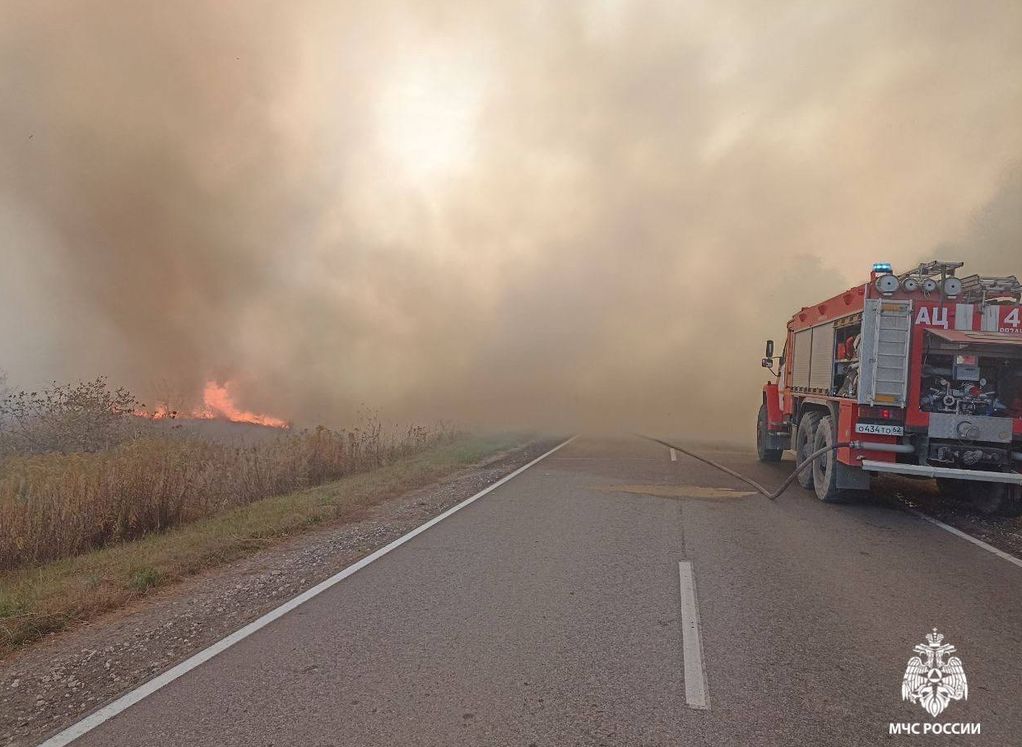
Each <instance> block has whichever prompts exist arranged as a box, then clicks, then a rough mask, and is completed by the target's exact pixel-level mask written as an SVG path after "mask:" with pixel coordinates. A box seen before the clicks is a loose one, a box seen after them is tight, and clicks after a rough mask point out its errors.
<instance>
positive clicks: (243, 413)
mask: <svg viewBox="0 0 1022 747" xmlns="http://www.w3.org/2000/svg"><path fill="white" fill-rule="evenodd" d="M231 388H232V383H231V382H229V381H228V382H226V383H224V384H220V383H218V382H216V381H208V382H206V386H205V387H204V388H203V390H202V406H201V407H196V408H195V409H194V410H192V412H191V413H189V414H188V415H186V416H185V417H190V418H197V419H200V420H216V419H221V420H230V421H231V422H232V423H252V424H254V425H265V426H268V427H270V428H289V427H290V424H289V423H288V422H287V421H286V420H281V419H280V418H275V417H273V416H272V415H261V414H259V413H257V412H251V411H249V410H242V409H241V408H240V407H238V406H237V405H236V404H234V397H233V395H232V394H231ZM135 414H136V415H139V416H141V417H146V418H150V419H151V420H166V419H168V418H176V417H179V416H181V415H182V413H178V412H177V411H175V410H171V409H170V408H169V407H168V406H167V405H165V404H161V405H157V406H156V407H155V408H154V409H153V410H152V412H150V411H148V410H139V411H137V412H136V413H135Z"/></svg>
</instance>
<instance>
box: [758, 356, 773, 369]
mask: <svg viewBox="0 0 1022 747" xmlns="http://www.w3.org/2000/svg"><path fill="white" fill-rule="evenodd" d="M760 365H761V366H763V368H773V366H774V359H773V358H764V359H763V360H762V361H760Z"/></svg>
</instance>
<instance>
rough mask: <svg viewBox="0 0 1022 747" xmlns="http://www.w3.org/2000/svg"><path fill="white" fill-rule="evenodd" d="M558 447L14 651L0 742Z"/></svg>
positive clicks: (502, 463)
mask: <svg viewBox="0 0 1022 747" xmlns="http://www.w3.org/2000/svg"><path fill="white" fill-rule="evenodd" d="M558 442H559V440H558V439H539V440H535V441H532V442H530V443H528V444H525V445H524V446H521V447H519V448H516V449H513V450H511V451H508V452H505V453H502V454H498V455H496V456H494V457H491V458H490V459H487V460H485V461H483V462H481V463H479V464H477V465H474V466H472V467H470V468H467V469H464V470H461V471H459V472H457V473H455V474H454V475H452V476H450V477H448V478H445V479H443V480H441V481H439V482H437V483H434V484H432V485H430V486H427V487H424V488H420V489H417V490H413V491H410V492H407V493H404V494H403V495H400V496H398V497H396V498H392V499H388V500H385V501H383V502H381V503H379V504H376V505H374V506H372V507H370V508H368V509H366V511H365V512H364V513H363V514H362V515H360V516H356V517H348V518H347V519H346V520H344V521H338V522H334V523H330V524H325V525H323V527H322V528H319V529H316V530H314V531H311V532H307V533H305V534H302V535H301V536H298V537H295V538H292V539H288V540H285V541H284V542H282V543H280V544H277V545H275V546H274V547H272V548H269V549H266V550H262V551H260V552H258V553H256V554H254V555H251V556H249V557H247V558H245V559H244V560H241V561H237V562H234V563H231V564H229V565H226V566H221V567H219V568H217V569H215V570H211V571H208V572H205V573H203V574H201V575H198V576H194V577H192V578H189V579H187V580H185V581H183V582H181V583H179V584H176V585H174V586H173V587H170V588H167V589H165V590H162V591H160V592H158V593H155V594H153V595H151V596H148V597H146V598H145V599H144V600H140V601H138V602H136V603H134V604H133V605H131V606H129V607H126V608H124V609H121V610H119V611H117V612H113V613H110V614H107V615H104V616H102V617H100V618H98V619H96V620H94V621H93V622H91V623H87V624H84V625H82V626H80V627H78V628H76V629H73V630H70V631H67V632H64V633H59V634H54V635H51V636H48V637H47V638H46V639H44V640H42V641H40V642H39V643H37V644H35V645H33V646H30V647H27V648H25V649H23V650H21V651H18V652H16V653H15V654H13V655H11V656H10V657H8V658H7V659H5V660H4V661H3V662H0V744H2V745H28V744H34V743H37V742H38V741H40V740H41V739H42V738H44V737H45V736H46V735H48V734H50V733H52V732H55V731H56V730H58V729H62V728H64V727H66V726H68V725H69V724H71V723H73V722H75V721H76V720H78V719H79V718H81V717H82V716H84V715H85V714H87V713H89V712H91V711H93V710H95V709H96V708H98V707H100V706H101V705H103V704H104V703H106V702H109V701H110V700H112V699H114V698H115V697H117V696H118V695H119V694H121V693H123V692H124V691H126V690H129V689H131V688H133V687H136V686H137V685H139V684H141V683H142V682H144V681H146V680H148V679H150V678H152V677H153V676H155V675H157V674H159V673H160V672H162V671H164V670H166V669H168V668H170V667H172V666H173V665H175V664H176V663H177V662H179V661H181V660H183V659H185V658H187V657H188V656H190V655H191V654H193V653H195V652H196V651H198V650H201V649H202V648H204V647H206V646H208V645H210V644H211V643H213V642H215V641H217V640H219V639H220V638H222V637H224V636H225V635H227V634H229V633H231V632H233V631H235V630H237V629H238V628H240V627H242V626H244V625H245V624H246V623H248V622H249V621H251V620H253V619H255V618H257V617H259V616H260V615H262V614H264V613H265V612H267V611H269V610H271V609H273V608H274V607H276V606H278V605H279V604H281V603H282V602H284V601H286V600H288V599H290V598H292V597H294V596H296V595H297V594H299V593H301V592H302V591H303V590H305V589H307V588H309V587H311V586H314V585H315V584H317V583H318V582H319V581H321V580H323V579H325V578H328V577H329V576H331V575H333V574H334V573H337V572H338V571H339V570H341V569H343V568H345V567H346V566H348V565H350V564H351V563H353V562H355V561H356V560H358V559H359V558H361V557H364V556H366V555H368V554H369V553H371V552H373V551H375V550H377V549H378V548H380V547H382V546H383V545H385V544H387V543H388V542H390V541H392V540H394V539H396V538H397V537H399V536H401V535H402V534H404V533H406V532H408V531H410V530H411V529H414V528H415V527H417V526H419V525H420V524H422V523H423V522H425V521H428V520H429V519H430V518H432V517H434V516H436V515H438V514H440V513H442V512H443V511H445V510H447V509H448V508H450V507H451V506H453V505H455V504H457V503H459V502H461V501H462V500H464V499H466V498H468V497H470V496H472V495H473V494H475V493H476V492H478V491H479V490H481V489H483V488H485V487H486V486H487V485H490V484H492V483H493V482H495V481H496V480H498V479H500V478H501V477H503V476H504V475H506V474H508V473H509V472H512V471H513V470H515V469H517V468H518V467H520V466H522V465H523V464H526V463H528V462H529V461H531V460H532V459H534V458H536V457H537V456H539V455H540V454H543V453H544V452H546V451H547V450H549V449H550V448H552V447H553V446H554V445H556V444H557V443H558Z"/></svg>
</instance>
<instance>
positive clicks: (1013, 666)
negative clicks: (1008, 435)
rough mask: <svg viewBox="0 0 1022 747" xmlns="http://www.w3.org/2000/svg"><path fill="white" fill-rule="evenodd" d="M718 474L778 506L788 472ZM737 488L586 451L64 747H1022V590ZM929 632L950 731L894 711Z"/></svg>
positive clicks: (444, 525) (1011, 569)
mask: <svg viewBox="0 0 1022 747" xmlns="http://www.w3.org/2000/svg"><path fill="white" fill-rule="evenodd" d="M711 455H712V456H714V458H717V459H720V460H722V461H724V462H725V463H726V464H728V465H729V466H731V467H733V468H735V469H738V470H740V471H742V472H746V473H748V474H749V475H750V476H751V477H753V478H754V479H756V480H758V481H760V482H762V483H764V484H766V485H776V484H778V483H779V482H780V481H781V480H782V479H783V477H785V476H786V475H787V473H788V471H789V470H790V468H791V465H790V464H780V465H760V464H758V463H757V462H756V461H755V457H754V455H750V454H748V453H745V452H724V451H715V452H711ZM729 488H730V489H739V490H742V489H743V487H742V486H741V485H740V484H736V483H735V482H733V481H732V480H731V478H728V477H727V476H725V475H722V474H720V473H718V472H716V471H715V470H713V469H712V468H710V467H707V466H704V465H702V464H700V463H696V462H693V461H691V460H688V459H686V458H685V457H683V456H678V461H671V459H670V456H669V452H668V450H667V449H666V448H663V447H660V446H655V445H652V444H649V443H646V442H642V441H639V440H637V439H632V440H627V439H621V440H609V439H594V438H581V439H578V440H577V441H575V442H573V443H572V444H570V445H568V446H567V447H565V448H563V449H562V450H560V451H558V452H557V453H555V454H553V455H551V456H549V457H548V458H547V459H546V460H544V461H542V462H540V463H539V464H537V465H535V466H534V467H532V468H531V469H529V470H527V471H525V472H524V473H522V474H521V475H519V476H517V477H516V478H514V479H513V480H511V481H509V482H507V483H506V484H504V485H502V486H501V487H499V488H497V489H496V490H494V491H493V492H491V493H490V494H488V495H486V496H484V497H483V498H481V499H480V500H478V501H477V502H475V503H473V504H472V505H470V506H467V507H466V508H464V509H462V510H461V511H459V512H457V513H455V514H453V515H451V516H450V517H448V518H447V519H445V520H444V521H442V522H440V523H438V524H436V525H435V526H433V527H431V528H430V529H428V530H427V531H425V532H423V533H422V534H420V535H418V536H417V537H415V538H414V539H412V540H410V541H409V542H407V543H406V544H404V545H402V546H401V547H399V548H397V549H395V550H394V551H392V552H390V553H389V554H387V555H384V556H383V557H382V558H380V559H379V560H377V561H375V562H373V563H372V564H370V565H368V566H366V567H365V568H363V569H362V570H360V571H358V572H357V573H355V574H354V575H352V576H350V577H349V578H347V579H345V580H344V581H342V582H340V583H338V584H337V585H336V586H333V587H332V588H330V589H328V590H327V591H325V592H323V593H322V594H320V595H319V596H317V597H315V598H313V599H311V600H310V601H308V602H307V603H305V604H303V605H301V606H299V607H298V608H296V609H295V610H293V611H291V612H289V613H288V614H287V615H285V616H283V617H281V618H280V619H278V620H276V621H275V622H273V623H271V624H270V625H268V626H266V627H265V628H263V629H261V630H259V631H258V632H256V633H255V634H253V635H251V636H250V637H248V638H246V639H244V640H243V641H241V642H240V643H238V644H237V645H235V646H233V647H231V648H229V649H227V650H226V651H224V652H223V653H221V654H219V655H218V656H216V657H215V658H213V659H211V660H210V661H208V662H206V663H205V664H203V665H201V666H199V667H198V668H196V669H194V670H192V671H191V672H189V673H188V674H186V675H184V676H183V677H181V678H180V679H177V680H175V681H174V682H172V683H171V684H169V685H168V686H166V687H164V688H163V689H160V690H159V691H157V692H155V693H153V694H152V695H150V696H149V697H147V698H146V699H144V700H142V701H141V702H139V703H137V704H136V705H134V706H132V707H131V708H129V709H127V710H126V711H124V712H123V713H121V714H119V715H117V716H116V717H114V718H113V719H111V720H109V721H106V722H105V723H103V724H102V725H100V726H98V727H97V728H96V729H95V730H93V731H91V732H89V733H88V734H87V735H85V736H84V737H82V738H81V739H80V740H79V742H76V744H82V745H141V744H153V745H156V744H159V745H163V744H175V745H193V744H194V745H290V744H302V745H377V744H379V745H415V744H429V745H457V744H466V745H485V744H499V745H503V744H513V745H519V744H520V745H574V744H583V745H589V744H608V745H617V744H626V745H632V744H635V745H702V744H706V745H719V744H743V745H744V744H757V745H770V744H795V743H800V744H805V745H814V744H875V743H877V742H879V741H882V740H887V739H890V741H891V742H894V743H896V742H898V741H915V742H918V741H919V739H920V738H918V737H917V738H912V737H906V736H902V737H889V736H888V723H889V722H919V723H927V722H929V723H934V722H937V723H944V722H973V723H976V722H978V723H980V724H981V733H982V736H981V737H980V738H972V739H973V741H975V742H978V743H984V744H991V745H994V744H997V745H1001V744H1019V743H1020V742H1022V709H1020V708H1019V707H1018V703H1019V686H1020V684H1022V676H1020V673H1019V664H1018V661H1019V654H1020V653H1022V568H1019V567H1017V566H1015V565H1012V564H1011V563H1009V562H1007V561H1005V560H1004V559H1002V558H999V557H997V556H995V555H993V554H991V553H988V552H986V551H984V550H983V549H982V548H979V547H976V546H975V545H972V544H970V543H968V542H966V541H964V540H962V539H961V538H958V537H955V536H953V535H951V534H949V533H947V532H945V531H942V530H941V529H940V528H938V527H936V526H934V525H932V524H930V523H927V522H925V521H923V520H921V519H919V518H918V517H916V516H913V515H911V514H908V513H905V512H903V511H901V510H898V509H897V508H895V507H892V506H889V505H885V504H883V503H882V502H879V501H874V502H870V503H866V504H860V505H852V506H830V505H824V504H821V503H820V502H818V501H817V500H816V498H815V496H813V495H811V494H810V493H808V492H805V491H801V490H800V489H799V488H797V487H796V488H794V489H792V490H791V491H790V492H789V493H788V494H786V495H785V496H783V497H782V498H781V499H780V500H779V501H777V502H776V503H770V502H768V501H766V500H765V499H763V498H761V497H758V496H749V495H742V494H741V493H740V492H739V493H735V492H733V490H728V489H729ZM679 563H685V564H690V565H685V566H682V567H681V569H682V570H684V569H687V568H690V569H691V574H692V578H694V582H695V583H694V594H693V595H692V596H693V597H694V600H695V609H696V614H697V616H698V617H697V620H698V634H699V636H700V638H695V637H694V636H695V630H694V629H693V626H692V620H691V619H686V620H683V619H682V617H683V615H682V601H681V599H682V597H683V588H682V580H681V579H682V575H683V574H682V575H680V573H681V571H680V570H679ZM933 627H937V628H939V629H940V631H941V632H942V633H944V634H945V635H946V640H945V642H949V643H952V644H954V645H955V646H956V647H957V649H958V652H957V655H959V656H960V657H961V659H962V662H963V665H964V669H965V672H966V674H967V677H968V681H969V696H968V700H967V701H956V702H952V703H951V704H950V705H949V706H948V708H947V710H946V711H945V712H944V713H943V714H941V715H940V716H939V717H938V718H936V719H934V718H931V717H930V716H929V715H928V714H927V713H925V712H924V711H923V710H922V708H920V707H919V706H918V705H912V704H910V703H907V702H903V701H902V700H901V679H902V674H903V672H904V670H905V665H906V662H907V661H908V659H909V658H910V657H911V656H913V655H914V654H913V650H912V649H913V646H915V645H917V644H921V643H924V636H925V634H926V633H928V632H929V631H930V630H931V629H932V628H933ZM686 636H687V643H688V648H686ZM700 639H701V640H700ZM693 641H695V647H694V648H693ZM700 643H701V645H700ZM686 651H687V653H688V654H689V656H688V661H687V662H686ZM700 651H701V653H702V666H701V667H700V666H695V667H694V668H693V664H694V663H695V664H698V662H697V661H696V658H697V657H698V653H699V652H700ZM693 654H695V657H694V656H693ZM686 663H687V664H688V666H689V669H690V671H689V690H687V689H686ZM693 678H694V679H693ZM699 684H701V685H702V686H703V687H704V688H705V694H706V696H707V698H708V703H706V704H704V705H708V707H692V701H693V697H692V691H691V689H692V687H693V686H695V685H699ZM697 700H698V699H697ZM956 741H968V740H965V739H961V740H956V739H954V738H947V737H944V738H941V743H945V744H946V743H949V742H956Z"/></svg>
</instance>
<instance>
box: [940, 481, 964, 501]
mask: <svg viewBox="0 0 1022 747" xmlns="http://www.w3.org/2000/svg"><path fill="white" fill-rule="evenodd" d="M966 488H967V483H965V482H964V481H962V480H949V479H948V478H946V477H938V478H937V492H938V493H940V497H941V498H948V499H950V500H961V499H962V498H965V497H966V494H967V492H968V491H967V489H966Z"/></svg>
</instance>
